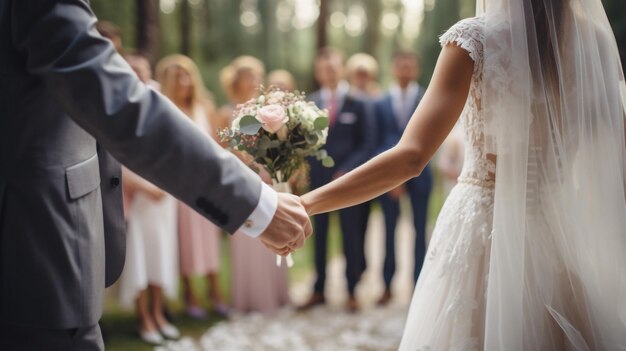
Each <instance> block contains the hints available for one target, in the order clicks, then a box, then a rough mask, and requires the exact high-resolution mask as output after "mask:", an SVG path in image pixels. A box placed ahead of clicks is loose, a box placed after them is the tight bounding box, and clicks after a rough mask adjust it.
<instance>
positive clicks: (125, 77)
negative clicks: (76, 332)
mask: <svg viewBox="0 0 626 351" xmlns="http://www.w3.org/2000/svg"><path fill="white" fill-rule="evenodd" d="M95 23H96V18H95V16H94V15H93V13H92V12H91V10H90V8H89V6H88V4H87V3H86V2H84V1H81V0H0V52H1V54H0V323H9V324H15V325H23V326H37V327H43V328H76V327H85V326H90V325H94V324H95V323H97V321H98V319H99V318H100V316H101V310H102V295H103V290H104V287H105V265H106V266H107V267H108V268H110V269H112V270H113V271H114V272H111V273H110V274H109V276H110V280H111V279H115V276H117V274H118V273H119V270H120V269H121V266H122V261H121V259H122V257H123V255H124V253H123V239H122V240H121V243H120V236H119V235H117V236H112V237H111V239H112V240H109V238H108V237H107V239H105V235H104V234H105V233H104V232H105V229H106V227H107V225H111V226H112V227H115V223H118V224H119V221H116V220H115V219H116V218H118V219H119V218H120V217H119V216H120V215H121V212H120V211H121V210H122V208H121V204H120V203H119V202H118V205H115V203H116V202H117V200H116V199H119V195H116V193H115V191H119V190H113V191H112V190H111V189H119V178H116V177H118V176H117V175H116V173H118V172H119V168H117V167H116V166H115V164H114V163H111V161H114V160H112V159H109V158H108V156H107V155H106V154H105V153H102V152H99V150H98V147H97V144H96V140H97V142H98V143H99V144H100V145H102V146H103V147H104V148H106V150H108V151H109V152H110V153H111V154H112V155H113V156H114V157H115V158H116V159H117V160H119V161H120V162H122V163H124V164H125V165H127V166H128V167H129V168H130V169H131V170H133V171H135V172H136V173H138V174H140V175H142V176H143V177H144V178H146V179H147V180H149V181H150V182H152V183H154V184H155V185H157V186H159V187H161V188H163V189H165V190H166V191H168V192H169V193H171V194H173V195H175V196H176V197H177V198H179V199H180V200H181V201H183V202H185V203H187V204H188V205H189V206H191V207H192V208H194V209H195V210H197V211H198V212H199V213H201V214H203V215H205V216H206V217H207V218H208V219H209V220H211V221H213V222H214V223H216V224H217V225H219V226H221V227H222V228H223V229H225V230H226V231H229V232H234V231H236V230H237V229H238V228H239V226H240V225H241V224H242V223H243V222H244V221H245V220H246V218H247V217H248V216H249V215H250V213H251V212H252V211H253V209H254V208H255V207H256V205H257V204H258V201H259V197H260V193H261V181H260V180H259V178H258V177H257V176H256V175H255V174H254V173H253V172H252V171H250V170H249V169H248V168H247V167H246V166H245V165H243V164H242V163H241V162H240V161H239V160H238V159H237V158H235V157H234V156H232V155H231V154H230V153H228V152H227V151H224V150H223V149H222V148H221V147H220V146H219V145H218V144H217V143H215V142H214V141H212V140H211V139H210V138H208V137H206V136H205V135H204V134H203V133H202V132H201V131H199V130H198V129H197V128H196V127H195V126H194V125H193V123H192V122H190V120H189V119H188V118H186V117H185V116H184V115H183V114H182V112H180V111H179V110H178V109H177V108H176V107H175V106H174V105H173V104H172V103H170V102H169V101H168V100H167V99H165V98H164V97H163V96H161V95H160V94H158V93H157V92H155V91H154V90H151V89H149V88H147V87H146V86H145V85H144V84H142V83H141V82H140V81H139V80H138V79H137V78H136V76H135V75H134V73H133V72H132V71H131V69H130V67H129V66H128V65H127V64H126V63H125V61H124V60H123V59H122V58H121V57H120V56H119V55H118V54H117V53H116V51H115V49H114V48H113V46H112V45H111V44H110V42H109V41H108V40H105V39H103V38H102V37H101V36H100V35H99V34H98V33H97V32H96V30H95V28H94V25H95ZM105 158H106V159H105ZM101 167H103V168H110V169H101ZM103 174H105V175H106V176H105V177H103ZM191 180H193V181H191ZM103 203H104V204H105V206H107V207H103ZM109 204H114V206H108V205H109ZM109 217H110V218H113V220H111V221H105V218H109ZM107 223H108V224H107ZM105 224H107V225H105ZM111 232H116V233H117V232H119V229H112V230H111ZM105 247H106V250H105Z"/></svg>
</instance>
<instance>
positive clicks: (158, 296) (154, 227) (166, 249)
mask: <svg viewBox="0 0 626 351" xmlns="http://www.w3.org/2000/svg"><path fill="white" fill-rule="evenodd" d="M123 177H124V183H123V186H124V191H125V192H126V191H128V192H131V193H132V194H133V196H132V199H131V202H130V206H129V210H128V233H127V238H126V264H125V266H124V270H123V272H122V276H121V278H120V303H121V305H122V306H124V307H130V306H132V305H133V304H134V305H135V308H136V309H137V315H138V317H139V336H140V337H141V338H142V339H143V340H144V341H146V342H147V343H150V344H153V345H159V344H161V343H162V342H163V341H164V339H163V337H166V338H168V339H176V338H178V337H179V336H180V333H179V331H178V329H177V328H176V327H175V326H173V325H172V324H170V323H169V322H168V321H167V319H166V318H165V316H164V314H163V311H164V295H167V297H169V298H176V295H177V291H178V261H177V246H178V245H177V240H176V200H175V199H174V198H173V197H172V196H171V195H169V194H167V193H165V192H163V191H162V190H161V189H159V188H157V187H156V186H154V185H152V184H151V183H149V182H148V181H146V180H144V179H142V178H140V177H139V176H137V175H136V174H134V173H132V172H131V171H129V170H127V169H125V168H124V169H123Z"/></svg>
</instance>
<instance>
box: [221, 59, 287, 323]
mask: <svg viewBox="0 0 626 351" xmlns="http://www.w3.org/2000/svg"><path fill="white" fill-rule="evenodd" d="M264 74H265V69H264V67H263V64H262V63H261V61H259V60H258V59H256V58H254V57H250V56H241V57H238V58H236V59H235V60H234V61H233V62H232V63H231V64H230V65H228V66H227V67H225V68H224V69H223V70H222V72H221V75H220V79H221V82H222V86H223V87H224V90H225V91H226V93H227V94H228V97H229V99H230V104H229V105H227V106H224V107H222V109H221V110H220V117H221V120H222V124H226V125H228V124H229V123H230V119H231V115H232V112H233V108H234V107H235V106H236V105H237V104H241V103H244V102H246V101H248V100H250V99H252V98H254V97H256V96H257V94H258V87H259V85H260V84H261V83H262V82H263V76H264ZM239 157H240V158H241V159H242V161H244V162H246V163H248V164H249V163H251V160H250V158H249V157H246V155H241V154H240V155H239ZM261 177H262V178H263V179H264V180H265V181H266V182H271V179H270V177H269V175H268V174H267V173H262V174H261ZM230 247H231V250H230V251H231V262H232V282H231V283H232V303H231V305H232V307H233V309H234V310H236V311H238V312H261V313H271V312H274V311H276V310H277V309H279V308H280V307H282V306H285V305H286V304H288V303H289V284H288V279H287V267H286V265H285V264H284V263H283V265H282V266H281V267H277V266H276V256H275V255H274V254H273V253H272V252H270V251H269V250H268V249H267V248H266V247H265V246H263V244H261V242H260V241H258V240H255V239H253V238H250V237H248V236H246V235H243V234H241V233H236V234H235V235H232V236H231V240H230Z"/></svg>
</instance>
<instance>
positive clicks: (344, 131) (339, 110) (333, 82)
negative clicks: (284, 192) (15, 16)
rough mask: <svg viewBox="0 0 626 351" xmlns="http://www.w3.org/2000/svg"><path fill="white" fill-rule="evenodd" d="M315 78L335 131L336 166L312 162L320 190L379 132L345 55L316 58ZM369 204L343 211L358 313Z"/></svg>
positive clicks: (318, 238) (315, 301)
mask: <svg viewBox="0 0 626 351" xmlns="http://www.w3.org/2000/svg"><path fill="white" fill-rule="evenodd" d="M315 78H316V79H317V81H318V83H319V84H320V87H321V89H320V90H319V91H317V92H315V93H313V94H311V95H310V100H311V101H313V102H314V103H315V104H316V105H317V106H319V107H320V108H325V109H328V113H329V117H330V128H329V132H328V139H327V143H326V150H327V151H328V154H329V155H330V156H331V157H332V158H333V159H334V160H335V166H334V167H332V168H326V167H323V166H322V164H321V163H320V162H319V161H317V160H310V163H311V177H310V178H311V187H312V188H313V189H315V188H318V187H321V186H322V185H324V184H326V183H328V182H330V181H331V180H333V179H336V178H339V177H341V176H342V175H343V174H345V173H347V172H349V171H350V170H352V169H354V168H356V167H357V166H359V165H361V164H362V163H364V162H365V161H367V160H368V159H369V158H370V157H371V156H372V154H373V152H374V148H375V146H376V145H375V140H376V132H375V126H374V124H375V123H374V121H373V120H372V116H371V115H370V114H369V113H367V112H366V104H365V102H364V101H363V100H361V99H358V98H356V97H355V96H353V95H352V93H351V92H350V85H349V84H348V82H346V81H345V80H344V63H343V55H342V53H340V52H339V51H336V50H334V49H331V48H323V49H321V50H320V52H319V53H318V55H317V57H316V59H315ZM368 214H369V204H361V205H357V206H354V207H351V208H347V209H344V210H341V211H339V218H340V222H341V232H342V237H343V250H344V255H345V257H346V272H345V274H346V279H347V281H348V295H349V297H348V301H347V304H346V307H347V308H348V310H349V311H357V310H358V309H359V304H358V302H357V299H356V296H355V289H356V286H357V284H358V282H359V280H360V278H361V274H362V273H363V271H364V270H365V231H366V229H367V216H368ZM328 223H329V215H328V214H322V215H319V216H316V217H315V235H314V240H315V270H316V273H317V280H316V282H315V285H314V289H313V294H312V295H311V297H310V298H309V300H308V301H307V302H306V303H305V304H304V305H302V306H301V307H300V308H301V309H308V308H311V307H313V306H316V305H320V304H324V303H325V295H324V290H325V286H326V260H327V250H328V248H327V246H328Z"/></svg>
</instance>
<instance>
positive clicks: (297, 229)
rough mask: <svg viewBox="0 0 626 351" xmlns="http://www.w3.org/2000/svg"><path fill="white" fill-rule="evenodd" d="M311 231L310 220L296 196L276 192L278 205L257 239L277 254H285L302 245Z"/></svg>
mask: <svg viewBox="0 0 626 351" xmlns="http://www.w3.org/2000/svg"><path fill="white" fill-rule="evenodd" d="M312 233H313V227H312V226H311V220H310V219H309V215H308V214H307V212H306V210H305V208H304V206H303V205H302V202H301V201H300V198H299V197H298V196H295V195H292V194H287V193H278V207H277V208H276V214H274V218H273V219H272V221H271V222H270V224H269V226H268V227H267V229H266V230H265V232H263V234H261V236H260V237H259V239H260V240H261V242H262V243H263V245H265V246H266V247H267V248H268V249H270V250H272V251H273V252H275V253H276V254H277V255H281V256H287V255H289V254H290V253H292V252H294V251H296V250H298V249H299V248H301V247H302V246H304V242H305V241H306V239H307V238H308V237H309V236H311V234H312Z"/></svg>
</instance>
